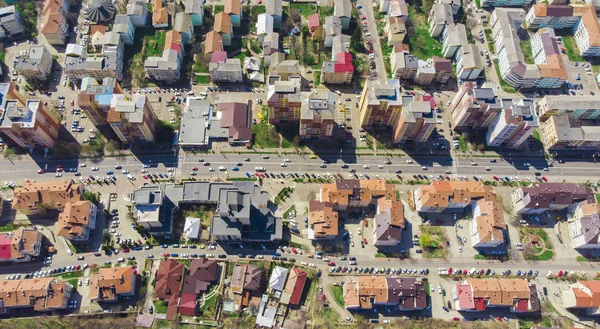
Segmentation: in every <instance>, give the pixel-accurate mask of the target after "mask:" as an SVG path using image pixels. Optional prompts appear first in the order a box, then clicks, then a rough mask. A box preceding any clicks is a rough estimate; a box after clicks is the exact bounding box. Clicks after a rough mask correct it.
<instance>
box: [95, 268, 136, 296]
mask: <svg viewBox="0 0 600 329" xmlns="http://www.w3.org/2000/svg"><path fill="white" fill-rule="evenodd" d="M134 285H135V274H134V270H133V268H132V267H131V266H126V267H115V268H101V269H100V271H98V273H96V274H94V275H92V276H91V277H90V288H89V292H88V298H89V299H91V300H99V301H107V302H110V301H115V300H117V299H118V297H119V295H120V294H129V293H130V292H131V291H132V290H133V288H134Z"/></svg>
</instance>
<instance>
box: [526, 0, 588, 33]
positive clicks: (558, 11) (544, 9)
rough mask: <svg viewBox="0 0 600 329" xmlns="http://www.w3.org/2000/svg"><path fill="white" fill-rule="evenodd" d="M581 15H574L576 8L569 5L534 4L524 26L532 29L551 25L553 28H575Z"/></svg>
mask: <svg viewBox="0 0 600 329" xmlns="http://www.w3.org/2000/svg"><path fill="white" fill-rule="evenodd" d="M579 20H581V16H579V15H574V8H573V7H572V6H568V5H546V4H543V3H540V4H534V5H533V6H531V8H529V11H528V12H527V16H526V17H525V22H524V23H523V26H524V27H525V28H527V29H530V30H538V29H541V28H546V27H550V28H553V29H558V30H560V29H567V28H568V29H573V28H574V27H575V25H577V24H578V23H579Z"/></svg>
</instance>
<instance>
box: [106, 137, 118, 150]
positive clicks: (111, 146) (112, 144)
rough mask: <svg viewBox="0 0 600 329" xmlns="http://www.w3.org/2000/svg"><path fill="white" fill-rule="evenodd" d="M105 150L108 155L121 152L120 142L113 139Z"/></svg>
mask: <svg viewBox="0 0 600 329" xmlns="http://www.w3.org/2000/svg"><path fill="white" fill-rule="evenodd" d="M104 150H105V151H106V152H108V153H113V152H115V151H119V150H120V149H119V142H117V141H116V140H114V139H111V140H109V141H108V143H106V146H105V147H104Z"/></svg>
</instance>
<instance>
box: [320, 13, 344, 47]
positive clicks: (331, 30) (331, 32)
mask: <svg viewBox="0 0 600 329" xmlns="http://www.w3.org/2000/svg"><path fill="white" fill-rule="evenodd" d="M323 30H324V32H325V41H324V42H323V44H324V45H325V47H329V48H331V46H332V45H333V38H334V37H335V36H336V35H340V34H342V20H341V19H340V18H339V17H337V16H327V17H325V24H323Z"/></svg>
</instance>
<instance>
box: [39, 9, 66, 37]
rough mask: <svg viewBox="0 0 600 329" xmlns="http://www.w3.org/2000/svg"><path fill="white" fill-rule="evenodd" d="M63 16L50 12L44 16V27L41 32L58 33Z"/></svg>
mask: <svg viewBox="0 0 600 329" xmlns="http://www.w3.org/2000/svg"><path fill="white" fill-rule="evenodd" d="M62 19H63V16H62V14H60V13H54V14H48V15H45V16H44V27H43V28H42V30H41V31H40V32H41V33H49V34H51V33H56V32H57V31H58V27H59V26H60V24H61V22H62Z"/></svg>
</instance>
